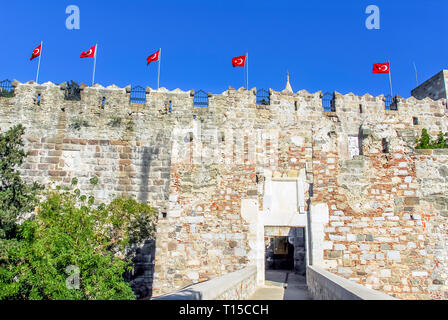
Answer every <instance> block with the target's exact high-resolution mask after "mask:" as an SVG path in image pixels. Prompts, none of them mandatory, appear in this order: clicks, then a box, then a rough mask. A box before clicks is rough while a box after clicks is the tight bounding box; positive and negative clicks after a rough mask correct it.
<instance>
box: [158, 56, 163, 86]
mask: <svg viewBox="0 0 448 320" xmlns="http://www.w3.org/2000/svg"><path fill="white" fill-rule="evenodd" d="M161 61H162V48H160V49H159V71H158V73H157V90H159V88H160V63H161Z"/></svg>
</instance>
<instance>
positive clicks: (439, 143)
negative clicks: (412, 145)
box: [416, 129, 448, 149]
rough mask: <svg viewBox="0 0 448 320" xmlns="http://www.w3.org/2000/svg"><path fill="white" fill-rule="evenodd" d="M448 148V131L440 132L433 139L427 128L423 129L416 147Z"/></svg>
mask: <svg viewBox="0 0 448 320" xmlns="http://www.w3.org/2000/svg"><path fill="white" fill-rule="evenodd" d="M445 148H448V132H446V133H445V134H444V133H443V132H440V133H439V134H438V136H437V139H433V138H432V137H431V136H430V135H429V133H428V130H427V129H423V130H422V135H421V137H420V138H419V139H417V146H416V149H445Z"/></svg>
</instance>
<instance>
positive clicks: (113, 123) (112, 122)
mask: <svg viewBox="0 0 448 320" xmlns="http://www.w3.org/2000/svg"><path fill="white" fill-rule="evenodd" d="M121 121H122V119H121V118H120V117H113V118H112V119H111V120H110V121H109V123H108V125H109V126H110V127H113V128H117V127H119V126H121Z"/></svg>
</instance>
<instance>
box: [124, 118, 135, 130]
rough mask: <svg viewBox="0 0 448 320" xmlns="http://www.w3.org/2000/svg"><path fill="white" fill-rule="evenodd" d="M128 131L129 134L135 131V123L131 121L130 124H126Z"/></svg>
mask: <svg viewBox="0 0 448 320" xmlns="http://www.w3.org/2000/svg"><path fill="white" fill-rule="evenodd" d="M126 130H127V131H129V132H133V131H134V122H133V121H132V120H129V121H128V123H127V124H126Z"/></svg>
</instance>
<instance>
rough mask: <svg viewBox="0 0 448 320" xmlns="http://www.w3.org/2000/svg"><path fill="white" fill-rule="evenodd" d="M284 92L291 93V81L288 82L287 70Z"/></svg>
mask: <svg viewBox="0 0 448 320" xmlns="http://www.w3.org/2000/svg"><path fill="white" fill-rule="evenodd" d="M284 92H287V93H293V91H292V87H291V83H290V82H289V71H288V72H287V82H286V88H285V90H284Z"/></svg>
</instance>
